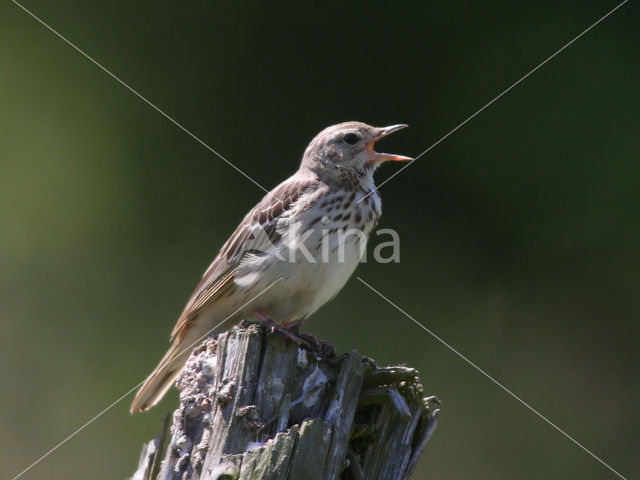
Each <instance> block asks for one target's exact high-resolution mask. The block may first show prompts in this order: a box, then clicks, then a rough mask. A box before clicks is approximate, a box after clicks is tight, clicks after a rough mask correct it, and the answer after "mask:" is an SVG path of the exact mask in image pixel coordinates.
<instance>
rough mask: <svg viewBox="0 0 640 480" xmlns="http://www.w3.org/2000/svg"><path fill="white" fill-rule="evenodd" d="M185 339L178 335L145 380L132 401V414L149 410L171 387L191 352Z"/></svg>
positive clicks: (130, 408) (130, 409)
mask: <svg viewBox="0 0 640 480" xmlns="http://www.w3.org/2000/svg"><path fill="white" fill-rule="evenodd" d="M187 337H188V335H187ZM185 340H186V339H185V338H184V337H183V338H180V335H178V337H177V338H176V339H175V341H174V342H173V344H172V345H171V347H170V348H169V351H167V353H165V355H164V357H162V360H160V363H159V364H158V366H157V367H156V368H155V369H154V370H153V372H151V375H149V376H148V377H147V379H146V380H145V381H144V383H143V384H142V386H141V387H140V389H139V390H138V393H136V396H135V398H134V399H133V402H131V407H129V411H130V412H131V414H132V415H133V414H134V413H136V412H143V411H145V410H149V409H150V408H151V407H153V406H154V405H155V404H156V403H158V402H159V401H160V400H161V399H162V397H163V396H164V394H165V393H167V390H169V388H171V385H172V384H173V381H174V380H175V379H176V377H177V376H178V373H180V370H182V367H184V364H185V363H186V362H187V359H188V358H189V354H190V353H191V348H189V344H188V343H186V341H185Z"/></svg>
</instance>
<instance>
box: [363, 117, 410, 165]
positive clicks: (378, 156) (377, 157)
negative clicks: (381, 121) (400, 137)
mask: <svg viewBox="0 0 640 480" xmlns="http://www.w3.org/2000/svg"><path fill="white" fill-rule="evenodd" d="M408 126H409V125H405V124H403V123H402V124H399V125H391V126H390V127H383V128H379V129H378V134H377V135H376V136H375V137H373V140H371V141H369V143H367V148H368V149H369V151H370V152H371V159H370V160H369V162H367V163H372V164H373V163H382V162H386V161H389V160H392V161H394V162H409V161H411V160H413V158H411V157H405V156H404V155H394V154H392V153H378V152H376V151H375V150H374V149H373V147H374V146H375V144H376V142H378V141H379V140H381V139H383V138H384V137H386V136H387V135H389V134H391V133H393V132H397V131H398V130H402V129H403V128H407V127H408Z"/></svg>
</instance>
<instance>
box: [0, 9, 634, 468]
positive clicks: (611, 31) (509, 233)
mask: <svg viewBox="0 0 640 480" xmlns="http://www.w3.org/2000/svg"><path fill="white" fill-rule="evenodd" d="M24 5H25V6H26V7H27V8H29V9H31V10H33V12H34V13H36V14H37V15H38V16H40V17H41V18H42V19H43V20H44V21H45V22H47V23H48V24H50V25H51V26H52V27H53V28H55V29H56V30H58V31H59V32H60V33H62V34H63V35H65V36H67V37H68V38H69V39H70V40H71V41H72V42H75V43H76V44H77V45H78V46H79V47H80V48H82V49H84V50H85V51H86V52H87V53H88V54H89V55H91V56H93V57H94V58H95V59H96V60H97V61H99V62H101V63H103V64H104V65H105V66H106V67H107V68H108V69H110V70H111V71H112V72H113V73H114V74H115V75H117V76H119V77H120V78H121V79H122V80H123V81H125V82H126V83H128V84H129V85H131V86H132V87H133V88H135V89H137V90H138V91H139V92H141V93H142V94H143V95H144V96H146V97H147V98H149V100H150V101H151V102H153V103H155V104H156V105H158V106H159V107H160V108H161V109H163V110H165V111H166V112H167V113H169V114H170V115H172V116H173V117H174V118H175V119H176V120H177V121H178V122H180V123H182V124H183V125H184V126H185V127H186V128H188V129H190V130H191V131H192V132H194V133H195V134H196V135H198V136H200V137H201V138H202V139H203V140H204V141H205V142H206V143H208V144H209V145H211V146H212V147H213V148H214V149H216V150H217V151H219V152H220V153H222V154H223V155H225V156H226V157H227V158H228V159H229V160H230V161H232V162H233V163H235V164H236V165H237V166H238V167H240V168H241V169H242V170H244V171H245V172H247V173H248V174H249V175H250V176H252V177H254V178H255V179H257V180H258V181H259V182H260V183H261V184H263V185H265V186H267V187H268V188H270V187H272V186H274V185H276V184H277V183H279V182H280V181H281V180H282V179H284V178H285V177H286V176H288V175H289V174H291V173H292V172H293V171H294V170H295V169H296V167H297V164H298V161H299V158H300V156H301V154H302V151H303V149H304V148H305V146H306V144H307V142H308V141H309V140H310V139H311V137H313V136H314V135H315V134H316V133H317V132H318V131H319V130H320V129H322V128H324V127H325V126H327V125H330V124H333V123H337V122H341V121H345V120H361V121H365V122H367V123H371V124H374V125H388V124H393V123H400V122H405V123H409V124H410V125H411V128H410V129H408V130H406V131H403V132H402V133H399V134H397V135H394V136H393V138H389V139H388V140H385V142H384V146H382V145H381V146H380V149H384V150H385V151H392V152H394V153H401V154H407V155H417V154H418V153H420V152H422V151H423V150H424V149H426V148H427V147H428V146H429V145H431V144H432V143H433V142H435V141H436V140H438V139H439V138H440V137H441V136H442V135H444V134H446V133H447V132H448V131H449V130H451V129H452V128H454V127H455V126H456V125H458V124H459V123H460V122H461V121H463V120H464V119H465V118H467V116H468V115H470V114H471V113H473V112H474V111H476V110H477V109H478V108H480V107H481V106H483V105H484V104H485V103H486V102H488V101H489V100H491V99H492V98H493V97H494V96H495V95H497V94H498V93H499V92H501V91H502V90H503V89H504V88H506V87H507V86H509V85H510V84H511V83H513V82H514V81H515V80H517V79H518V78H519V77H520V76H521V75H523V74H524V73H525V72H527V71H528V70H529V69H531V68H533V67H534V66H535V65H536V64H538V63H539V62H540V61H542V60H543V59H544V58H546V57H547V56H548V55H550V54H551V53H552V52H553V51H555V50H556V49H557V48H559V47H560V46H562V45H563V44H565V43H566V42H567V41H569V40H570V39H571V38H572V37H573V36H575V35H577V34H578V33H579V32H580V31H582V30H583V29H585V28H586V27H587V26H589V25H590V24H592V23H593V22H594V21H596V20H597V19H598V18H600V17H601V16H602V15H604V13H605V12H606V11H608V10H609V9H611V8H613V7H614V6H615V5H616V3H615V2H610V1H606V2H602V1H586V2H585V1H575V0H573V1H570V2H551V1H543V2H517V3H514V2H507V1H491V2H479V1H476V2H464V1H463V2H421V3H414V4H409V3H403V4H398V3H392V2H367V3H353V4H352V3H349V4H346V3H323V4H322V5H321V6H318V5H314V4H302V3H280V2H264V3H251V2H205V1H194V2H146V1H143V2H124V1H109V2H107V1H102V0H101V1H97V2H91V3H90V4H88V3H87V2H79V1H73V2H71V1H64V2H46V1H44V0H28V1H27V0H25V3H24ZM639 13H640V12H639V9H638V6H637V4H636V3H631V2H630V3H629V4H627V5H625V6H624V7H622V8H621V9H620V10H619V11H618V12H616V13H615V14H613V15H612V16H611V17H609V18H608V19H607V20H605V21H604V22H603V23H602V24H601V25H599V26H597V27H596V28H595V29H594V30H592V31H591V32H589V33H588V34H587V35H586V36H585V37H583V38H582V39H580V40H578V41H577V42H576V43H575V44H574V45H572V46H571V47H569V48H568V49H567V50H566V51H564V52H563V53H562V54H561V55H559V56H558V57H557V58H555V59H554V60H552V61H551V62H550V63H549V64H547V65H545V66H544V67H543V68H541V69H540V70H539V71H538V72H536V73H535V74H534V75H532V76H531V77H530V78H529V79H527V80H526V81H524V82H523V83H522V84H521V85H519V86H518V87H516V88H515V89H514V90H513V91H511V92H510V93H508V94H507V95H505V96H504V97H503V98H501V99H500V100H499V101H497V102H496V103H495V104H494V105H492V106H490V107H489V108H488V109H487V110H486V111H484V112H483V113H481V114H480V115H478V116H477V117H476V118H475V119H473V120H472V121H471V122H469V123H468V124H467V125H465V126H464V127H462V128H461V129H460V130H459V131H457V132H456V133H455V134H453V135H452V136H451V137H449V138H448V139H446V140H445V141H444V142H442V143H441V144H440V145H438V146H437V147H436V148H434V149H433V150H432V151H430V152H429V153H428V154H427V155H425V156H424V157H422V158H421V159H420V160H419V161H418V162H416V163H414V164H413V165H412V166H411V167H409V168H408V169H407V170H406V171H404V172H402V173H401V174H399V175H398V176H397V177H396V178H394V179H393V180H392V181H390V182H389V183H388V184H387V185H385V186H384V187H383V188H382V189H381V192H382V196H383V199H384V207H385V208H384V215H383V218H382V222H381V224H380V227H381V228H395V229H397V230H398V232H399V233H400V235H401V242H402V243H401V263H399V264H385V265H381V264H375V263H368V264H366V265H362V266H361V267H360V268H359V269H358V274H359V275H360V276H361V277H362V278H363V279H365V280H366V281H367V282H369V283H371V284H372V285H373V286H374V287H376V288H377V289H379V290H380V291H381V292H383V293H384V294H385V295H387V296H388V297H389V298H390V299H391V300H393V301H394V302H396V303H397V304H398V305H400V306H401V307H402V308H404V309H405V310H406V311H407V312H409V313H410V314H412V315H413V316H415V317H416V318H417V319H418V320H420V321H422V322H424V324H425V325H426V326H428V327H429V328H430V329H432V330H434V331H435V332H436V333H437V334H438V335H440V336H441V337H443V338H444V339H445V340H446V341H448V342H449V343H450V344H452V345H453V346H455V347H456V348H458V349H459V350H460V351H461V352H462V353H463V354H464V355H467V356H468V357H469V358H470V359H472V360H473V361H475V362H477V364H478V365H479V366H481V367H482V368H484V369H485V370H486V371H488V372H489V373H491V374H492V375H494V376H495V377H496V378H497V379H499V380H500V381H501V382H503V383H504V384H505V385H506V386H508V387H509V388H510V389H512V390H513V391H514V392H516V393H517V394H518V395H520V396H521V397H522V398H523V399H525V400H526V401H527V402H530V403H531V404H532V405H533V406H534V407H535V408H537V409H539V410H540V411H541V412H542V413H543V414H544V415H546V416H547V417H548V418H549V419H550V420H551V421H553V422H557V424H558V425H559V426H561V427H562V428H564V429H566V431H567V432H568V433H569V434H571V435H572V436H574V437H575V438H576V439H577V440H578V441H579V442H582V443H583V444H584V445H585V446H586V447H587V448H589V449H591V450H593V451H594V452H595V453H596V454H598V455H599V456H601V457H602V458H603V459H604V460H605V461H606V462H607V463H609V464H610V465H611V466H612V467H613V468H615V469H617V470H618V471H619V472H620V473H622V474H623V475H625V476H627V475H628V476H634V474H636V475H637V473H638V470H639V467H640V463H639V460H638V455H637V454H638V452H639V451H640V440H639V439H640V435H639V434H640V428H639V421H638V416H639V414H640V411H639V410H640V409H639V408H638V406H639V405H640V402H639V397H640V395H639V393H640V391H639V390H640V389H639V385H638V373H639V372H640V369H639V367H640V365H639V363H640V362H639V356H638V332H639V327H638V325H639V323H638V318H639V316H640V297H639V295H638V285H639V282H640V260H639V259H640V222H639V217H638V205H640V188H639V182H638V177H639V175H640V163H639V161H638V160H639V155H638V151H639V148H638V139H639V138H640V122H639V114H638V112H639V111H640V96H639V93H638V92H639V89H638V80H639V79H640V56H639V55H638V52H639V46H640V45H639V40H640V30H639V29H638V28H637V26H638V25H637V20H638V14H639ZM0 25H1V28H0V65H1V67H0V69H1V72H2V73H1V75H0V105H1V106H2V107H1V109H0V126H1V129H2V134H1V135H0V159H1V161H2V174H1V175H0V218H1V222H2V235H1V236H0V262H1V269H0V296H1V302H0V315H1V318H2V334H1V335H0V405H1V409H0V465H2V466H3V468H2V471H3V474H6V475H9V476H13V475H16V474H17V473H18V472H20V471H21V470H22V469H23V468H25V467H26V466H27V465H29V464H30V463H31V462H32V461H34V460H35V459H36V458H38V457H39V456H40V455H42V454H43V453H45V452H46V451H47V450H49V449H50V448H51V447H52V446H53V445H55V444H56V443H57V442H59V441H60V440H61V439H62V438H64V437H65V436H67V435H68V434H70V433H71V432H72V431H74V430H75V429H76V428H78V427H79V426H80V425H82V424H83V423H84V422H85V421H87V420H89V419H90V418H91V417H93V416H94V415H95V414H96V413H98V412H99V411H100V410H102V409H103V408H105V407H106V406H108V405H109V404H110V403H111V402H112V401H114V400H115V399H116V398H118V397H119V396H120V395H122V394H123V393H125V392H126V391H127V390H128V389H130V388H131V387H132V386H133V385H135V384H136V383H137V382H139V381H140V380H142V379H143V378H144V377H145V376H146V375H147V374H148V373H149V371H150V370H151V368H152V367H153V366H154V365H155V364H156V362H157V360H158V359H159V357H160V356H161V355H162V353H164V351H165V349H166V347H167V345H168V344H167V340H168V334H169V332H170V330H171V328H172V327H173V324H174V322H175V319H176V317H177V316H178V314H179V313H180V311H181V309H182V307H183V305H184V302H185V301H186V299H187V297H188V295H189V294H190V292H191V290H192V288H193V287H194V286H195V284H196V282H197V281H198V279H199V277H200V275H201V274H202V272H203V271H204V269H205V267H206V266H207V265H208V264H209V262H210V261H211V259H212V258H213V256H214V254H215V253H216V252H217V250H218V248H219V247H220V245H221V244H222V242H223V241H224V240H225V239H226V237H227V236H228V235H229V234H230V233H231V232H232V230H233V229H234V228H235V226H236V224H237V222H238V221H239V220H240V219H241V218H242V216H243V215H244V213H245V212H246V211H247V210H248V209H249V208H250V207H252V206H253V205H254V203H255V202H256V201H257V200H258V199H259V198H261V196H262V192H261V191H260V190H259V189H258V188H257V187H255V185H253V184H252V183H250V182H249V181H248V180H246V179H245V178H243V177H242V176H241V175H239V174H238V173H237V172H236V171H234V170H233V169H232V168H230V167H229V166H228V165H226V164H225V163H224V162H222V161H221V160H220V159H219V158H217V157H216V156H215V155H213V154H212V153H211V152H209V151H207V150H206V149H205V148H203V147H202V146H201V145H199V144H198V143H197V142H195V141H194V140H193V139H192V138H190V137H189V136H188V135H186V134H185V133H184V132H182V131H180V130H179V129H178V128H177V127H176V126H175V125H173V124H171V123H170V122H169V121H168V120H167V119H166V118H164V117H162V116H161V115H160V114H158V112H156V111H154V110H153V109H151V108H150V107H149V106H148V105H146V104H145V103H144V102H142V101H141V100H140V99H139V98H137V97H136V96H135V95H133V94H132V93H131V92H129V91H127V90H126V89H125V88H124V87H122V86H121V85H119V84H118V83H117V82H116V81H114V79H113V78H110V77H109V76H108V75H107V74H105V72H103V71H101V70H100V69H99V68H97V67H96V66H95V65H93V64H92V63H90V62H89V61H88V60H87V59H86V58H83V57H82V56H81V55H80V54H79V53H78V52H76V51H74V50H73V49H72V48H71V47H70V46H69V45H67V44H65V43H64V42H63V41H62V40H60V39H59V38H57V37H55V35H54V34H52V33H51V32H50V31H47V30H46V29H45V28H44V27H43V26H42V25H40V24H38V23H37V22H36V21H35V20H34V19H33V18H31V17H29V16H28V15H27V14H25V13H24V12H23V11H22V10H20V9H19V8H18V7H17V6H15V5H14V4H12V3H10V2H7V3H5V4H3V5H2V6H0ZM397 168H398V167H397V166H391V165H388V166H385V168H383V169H382V170H381V171H379V172H378V181H379V182H380V181H381V180H383V179H384V178H386V177H387V176H389V175H391V174H392V173H393V172H395V171H396V170H397ZM306 328H307V330H308V331H312V332H313V333H315V334H317V335H318V336H319V337H321V338H327V339H331V340H332V341H334V342H335V343H336V344H337V347H338V350H342V351H344V350H348V349H351V348H357V349H358V350H360V351H361V352H363V353H365V354H367V355H370V356H371V357H373V358H375V359H377V360H378V361H379V362H380V363H383V364H384V363H401V362H403V363H407V364H409V365H412V366H415V367H417V368H419V369H420V371H421V375H422V378H423V380H424V384H425V389H426V391H427V392H428V393H433V394H437V395H438V396H439V397H440V398H441V399H442V400H443V401H444V405H443V410H442V415H441V419H440V425H439V427H438V430H437V431H436V434H435V436H434V437H433V440H432V441H431V443H430V444H429V446H428V448H427V451H426V453H425V455H424V457H423V459H422V460H421V463H420V465H419V468H418V471H417V473H416V474H415V478H419V479H421V478H451V479H454V478H455V479H458V478H475V479H495V478H519V479H539V478H547V479H564V478H581V479H604V478H615V475H614V474H612V473H611V472H610V471H608V470H607V469H606V468H605V467H603V466H602V465H601V464H599V463H598V462H597V461H595V460H594V459H593V458H591V457H590V456H589V455H588V454H586V453H585V452H584V451H581V450H580V449H579V448H578V447H576V446H575V445H573V444H572V443H570V442H569V441H568V440H567V439H566V438H564V437H563V436H562V435H561V434H559V433H558V432H557V431H555V430H553V428H551V427H550V426H549V425H547V424H545V423H544V422H542V421H541V420H540V419H539V418H537V417H536V416H535V415H534V414H532V413H531V412H530V411H528V410H527V409H526V408H524V407H523V406H522V405H521V404H519V403H518V402H516V401H515V400H514V399H513V398H511V397H509V396H508V395H507V394H506V393H505V392H504V391H502V390H501V389H499V388H498V387H497V386H495V385H494V384H492V383H491V382H489V381H488V380H487V379H486V378H484V377H483V376H481V375H480V374H479V373H478V372H476V371H474V370H473V369H472V368H471V367H470V366H469V365H467V364H465V363H464V362H463V361H462V360H461V359H460V358H458V357H457V356H455V355H454V354H453V353H452V352H450V351H449V350H447V349H446V348H444V347H443V346H442V345H441V344H439V343H438V342H437V341H436V340H434V339H433V338H432V337H430V336H429V335H427V334H426V333H425V332H423V331H422V330H420V329H418V328H417V327H416V326H415V325H413V324H412V323H411V322H410V321H409V320H408V319H407V318H405V317H403V316H402V315H401V314H400V313H399V312H397V311H396V310H394V309H393V308H392V307H391V306H389V305H388V304H386V303H384V301H382V300H381V299H380V298H378V297H376V296H375V295H374V294H373V293H372V292H370V291H369V290H367V289H366V287H364V286H363V285H361V284H360V283H359V282H358V281H357V280H355V278H354V279H352V280H351V281H350V282H349V283H348V284H347V286H346V287H345V289H344V290H343V291H342V292H341V294H340V295H338V297H337V298H336V299H335V300H334V301H333V302H331V303H330V304H328V305H327V306H326V307H324V308H323V309H321V310H320V312H318V313H317V314H316V315H315V316H314V317H313V319H312V320H311V321H310V323H309V324H308V326H307V327H306ZM175 398H176V396H175V392H174V393H172V395H171V396H170V397H169V398H167V399H165V401H163V403H162V404H161V405H160V406H159V407H157V408H155V409H153V410H152V411H151V412H149V413H147V414H144V415H136V416H134V417H131V416H129V414H128V412H127V408H128V403H129V400H130V398H127V400H125V401H123V402H121V403H120V404H118V405H117V406H116V407H115V408H113V409H112V410H110V411H109V412H108V413H107V414H105V415H104V416H103V417H101V418H100V419H99V420H97V421H96V422H95V423H93V424H92V425H90V426H89V427H88V428H87V429H86V430H84V431H82V432H81V433H80V434H79V435H77V436H76V437H74V438H73V439H72V440H70V441H69V442H68V443H67V444H65V445H64V446H62V447H61V448H60V449H58V450H57V451H56V452H55V453H53V454H52V455H51V456H50V457H48V458H47V459H46V460H44V461H43V462H42V463H40V464H39V465H37V466H36V467H35V468H33V469H32V470H31V471H29V472H28V473H27V474H25V475H24V476H23V477H22V478H24V479H25V480H26V479H32V478H50V479H69V478H78V479H79V478H95V479H103V478H104V479H107V478H109V479H111V478H124V477H126V476H127V475H130V474H131V473H132V472H133V471H134V469H135V466H136V463H137V459H138V454H139V451H140V447H141V445H142V443H143V442H145V441H147V440H148V439H149V438H151V437H152V436H154V435H155V434H156V432H157V431H158V429H159V427H160V423H161V418H162V416H163V415H164V414H165V413H166V411H167V410H169V409H170V408H172V406H173V405H174V402H175Z"/></svg>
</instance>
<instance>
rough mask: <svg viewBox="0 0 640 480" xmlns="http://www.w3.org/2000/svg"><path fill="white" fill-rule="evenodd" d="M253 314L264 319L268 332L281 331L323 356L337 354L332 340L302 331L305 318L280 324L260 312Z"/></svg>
mask: <svg viewBox="0 0 640 480" xmlns="http://www.w3.org/2000/svg"><path fill="white" fill-rule="evenodd" d="M253 314H254V315H255V316H256V317H258V318H259V319H260V321H262V323H263V325H264V326H265V328H266V329H267V332H268V333H279V334H281V335H283V336H285V337H286V338H288V339H289V340H291V341H292V342H294V343H295V344H296V345H298V346H299V347H302V348H306V349H307V350H310V351H312V352H314V353H315V354H317V355H318V356H320V357H322V358H332V357H334V356H335V353H334V350H335V347H334V345H333V344H332V343H331V342H329V341H326V340H318V338H317V337H316V336H315V335H312V334H310V333H303V332H300V327H301V326H302V325H304V320H297V321H295V322H290V323H289V322H282V325H279V324H277V323H276V322H274V321H273V320H271V319H270V318H269V317H267V316H266V315H263V314H262V313H260V312H257V311H254V312H253Z"/></svg>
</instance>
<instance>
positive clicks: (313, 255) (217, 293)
mask: <svg viewBox="0 0 640 480" xmlns="http://www.w3.org/2000/svg"><path fill="white" fill-rule="evenodd" d="M405 127H407V125H393V126H390V127H384V128H376V127H372V126H370V125H367V124H364V123H361V122H345V123H340V124H338V125H333V126H331V127H328V128H326V129H324V130H323V131H321V132H320V133H319V134H318V135H317V136H316V137H315V138H314V139H313V140H312V141H311V143H310V144H309V146H308V147H307V149H306V150H305V152H304V155H303V157H302V162H301V163H300V168H299V169H298V171H297V172H296V173H294V174H293V175H292V176H291V177H289V178H288V179H287V180H285V181H284V182H282V183H281V184H280V185H278V186H277V187H275V188H274V189H273V190H272V191H271V192H269V193H268V194H267V195H266V196H265V197H264V198H263V199H262V200H261V201H260V202H259V203H258V204H257V205H256V206H255V207H253V209H252V210H251V211H250V212H249V213H248V214H247V216H246V217H245V218H244V219H243V220H242V222H241V223H240V225H239V226H238V228H237V229H236V231H235V232H234V233H233V235H231V237H230V238H229V239H228V240H227V242H226V243H225V244H224V245H223V246H222V248H221V249H220V252H219V253H218V255H217V256H216V258H215V259H214V260H213V262H212V263H211V265H210V266H209V268H207V270H206V271H205V273H204V275H203V277H202V279H201V280H200V283H198V285H197V286H196V289H195V290H194V292H193V294H192V295H191V298H190V299H189V301H188V302H187V304H186V306H185V308H184V311H183V312H182V314H181V315H180V318H178V321H177V323H176V325H175V327H174V329H173V331H172V332H171V339H170V340H171V341H172V342H173V343H172V344H171V347H170V348H169V350H168V351H167V353H166V354H165V355H164V357H163V358H162V360H161V361H160V363H159V364H158V366H157V367H156V368H155V370H153V372H151V375H149V377H148V378H147V379H146V380H145V382H144V384H143V385H142V387H140V389H139V390H138V393H137V394H136V396H135V398H134V400H133V402H132V404H131V409H130V410H131V413H135V412H136V411H144V410H148V409H149V408H151V407H153V406H154V405H155V404H156V403H158V402H159V401H160V399H161V398H162V397H163V395H164V394H165V393H166V392H167V390H168V389H169V388H170V387H171V384H172V383H173V381H174V380H175V378H176V377H177V375H178V373H179V372H180V370H181V369H182V367H183V366H184V364H185V363H186V360H187V358H188V356H189V353H190V352H191V350H192V348H193V347H195V346H196V344H197V343H198V342H199V340H200V339H201V338H202V337H203V336H206V335H207V334H208V333H210V332H215V331H219V330H218V329H223V328H222V327H221V324H222V323H224V322H226V321H235V322H237V321H239V320H240V319H242V318H246V317H247V316H249V315H255V316H257V317H258V318H260V319H262V320H263V321H265V322H272V324H273V322H276V323H281V324H282V323H284V324H285V325H286V324H290V323H292V322H296V321H300V320H303V319H305V318H306V317H308V316H309V315H311V314H312V313H313V312H315V311H316V310H317V309H318V308H320V307H321V306H322V305H323V304H324V303H326V302H327V301H329V300H330V299H331V298H333V296H334V295H336V293H338V291H339V290H340V289H341V288H342V287H343V286H344V284H345V283H346V282H347V280H348V279H349V277H350V276H351V274H352V273H353V271H354V270H355V268H356V266H357V265H358V263H359V262H360V260H361V258H362V255H363V254H364V251H365V250H364V244H365V243H366V240H367V237H368V235H369V233H370V232H371V231H372V230H373V228H374V227H375V226H376V224H377V222H378V220H379V218H380V215H381V213H382V210H381V206H382V205H381V200H380V195H379V193H378V191H377V189H376V187H375V185H374V180H373V173H374V172H375V170H376V169H377V168H378V166H380V165H381V164H382V163H384V162H386V161H389V160H392V161H410V160H412V159H411V158H410V157H405V156H402V155H392V154H389V153H379V152H376V151H375V150H374V145H375V143H376V142H377V141H379V140H380V139H382V138H384V137H386V136H387V135H389V134H390V133H393V132H395V131H397V130H400V129H402V128H405ZM354 231H355V232H356V234H351V235H345V234H342V235H341V233H343V232H352V233H353V232H354Z"/></svg>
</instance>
